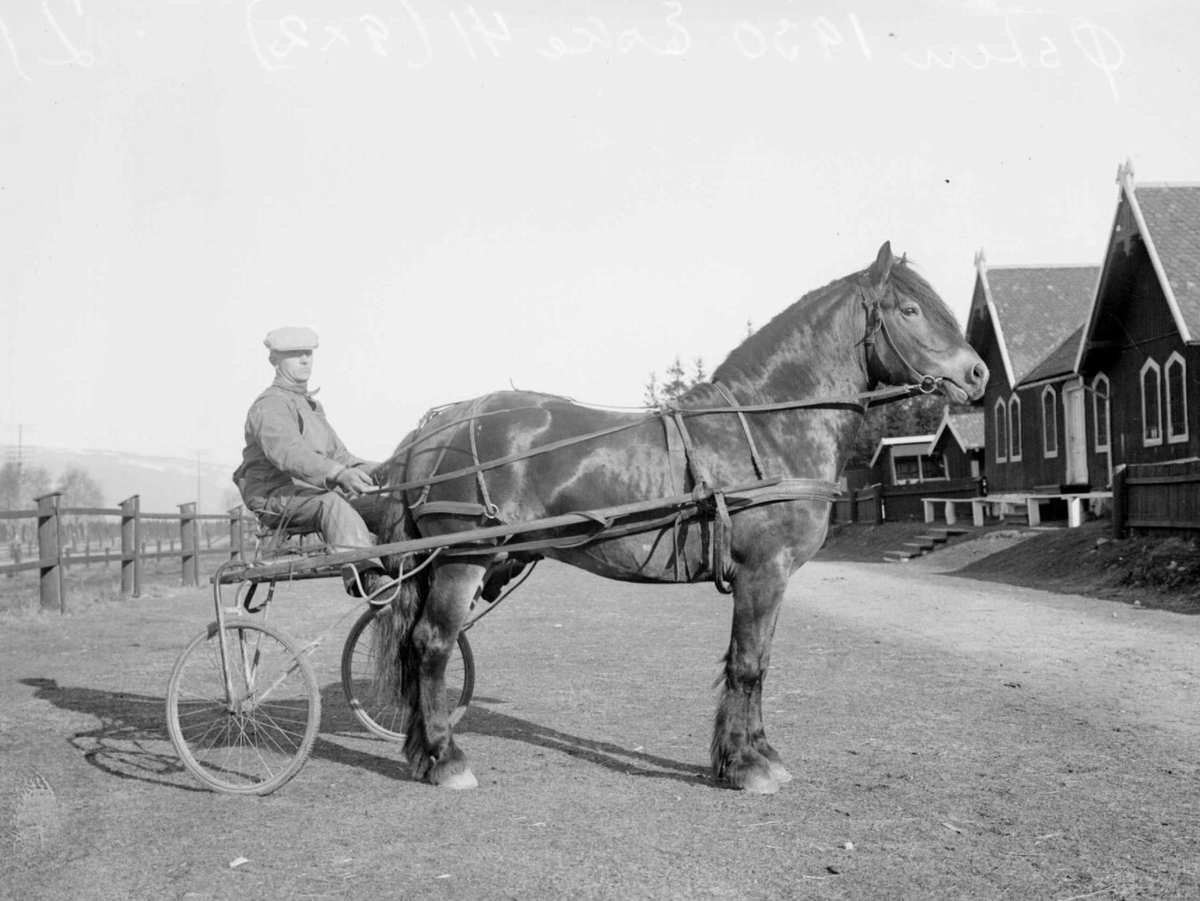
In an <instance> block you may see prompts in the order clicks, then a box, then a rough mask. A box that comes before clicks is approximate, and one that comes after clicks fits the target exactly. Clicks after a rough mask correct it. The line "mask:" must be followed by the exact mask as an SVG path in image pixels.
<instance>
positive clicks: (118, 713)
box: [20, 677, 711, 791]
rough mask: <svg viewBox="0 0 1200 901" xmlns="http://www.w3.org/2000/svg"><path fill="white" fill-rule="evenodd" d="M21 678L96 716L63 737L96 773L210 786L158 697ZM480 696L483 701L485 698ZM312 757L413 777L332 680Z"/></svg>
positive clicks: (697, 772)
mask: <svg viewBox="0 0 1200 901" xmlns="http://www.w3.org/2000/svg"><path fill="white" fill-rule="evenodd" d="M20 681H21V684H22V685H27V686H29V687H30V688H32V689H34V697H35V698H37V699H38V700H42V701H46V702H47V703H50V704H53V705H54V706H55V707H57V708H59V709H60V710H66V711H70V712H72V713H82V714H85V715H87V716H90V717H93V718H94V719H96V720H97V721H98V725H96V726H95V727H93V728H91V729H86V730H82V731H79V732H74V733H72V734H71V736H70V737H69V738H68V739H67V742H68V744H70V745H71V747H73V748H75V749H76V750H78V751H79V752H80V753H81V754H82V755H83V758H84V760H86V761H87V762H88V763H89V764H91V765H92V766H94V767H96V768H97V769H98V770H100V771H101V772H103V773H105V774H107V775H109V776H113V777H115V778H118V779H133V780H137V781H140V782H148V783H152V784H156V785H169V786H171V787H172V788H177V789H182V790H185V791H206V790H207V789H205V788H203V787H201V786H200V785H198V784H196V783H194V782H193V781H192V779H191V777H190V776H189V775H188V774H187V771H186V769H185V768H184V766H183V764H182V763H181V762H180V760H179V757H178V755H177V754H176V753H175V749H174V747H173V746H172V745H171V743H170V742H171V739H170V735H169V734H168V732H167V723H166V701H165V699H164V698H163V697H161V696H155V695H142V694H134V693H131V692H123V691H104V690H100V689H94V688H83V687H70V686H62V685H59V684H58V682H57V681H56V680H54V679H47V678H41V677H28V678H25V679H21V680H20ZM477 700H478V701H480V702H483V703H487V702H488V700H489V699H484V698H479V699H477ZM455 731H456V732H460V733H476V734H480V735H492V736H496V737H501V738H506V739H511V740H513V741H522V742H526V743H528V744H532V745H535V746H537V747H541V748H546V749H548V750H552V751H557V752H559V753H563V754H567V755H568V756H571V757H576V758H579V759H581V760H585V761H587V762H589V763H592V764H594V765H596V766H601V767H604V768H605V769H609V770H612V771H613V772H618V773H622V774H625V775H633V776H643V777H647V778H656V779H672V780H676V781H681V782H688V783H694V784H709V783H711V779H710V778H709V777H708V775H707V773H706V771H704V770H703V769H701V768H700V767H697V766H695V765H692V764H687V763H681V762H679V761H675V760H670V759H668V758H664V757H656V756H654V755H651V754H645V753H643V752H641V751H631V750H628V749H626V748H622V747H620V746H619V745H614V744H611V743H609V742H601V741H596V740H594V739H589V738H583V737H581V736H577V735H570V734H568V733H565V732H559V731H557V730H555V729H551V728H548V727H546V726H542V725H540V724H537V723H533V722H529V721H528V720H522V719H518V718H516V717H512V716H508V715H506V714H502V713H497V712H495V711H493V710H489V709H487V708H483V707H469V708H468V709H467V712H466V714H465V715H464V717H463V719H462V721H461V722H460V723H459V724H458V726H457V727H456V730H455ZM347 738H349V739H368V740H372V741H378V742H379V746H380V748H381V749H383V748H387V751H386V752H385V753H372V752H371V751H370V750H361V749H359V748H357V747H352V746H349V745H347V744H346V743H345V741H344V740H345V739H347ZM312 757H313V758H317V759H324V760H329V761H332V762H336V763H339V764H342V765H343V766H353V767H357V768H360V769H364V770H370V771H372V772H376V773H378V774H380V775H382V776H386V777H388V778H392V779H399V780H402V781H410V778H411V777H410V776H409V774H408V768H407V766H405V765H404V764H403V758H402V756H401V754H400V748H399V746H398V745H396V744H394V743H389V742H385V741H384V740H383V739H375V738H374V737H373V736H370V735H369V734H368V733H366V732H365V731H364V730H363V728H362V726H361V725H360V724H359V723H358V721H357V720H355V719H354V716H353V714H352V713H351V711H350V709H349V707H348V705H347V704H346V701H345V696H344V695H343V693H342V688H341V685H340V684H339V683H336V682H332V683H329V684H328V685H326V686H324V688H322V689H321V732H320V735H319V736H318V738H317V742H316V744H315V745H314V747H313V752H312Z"/></svg>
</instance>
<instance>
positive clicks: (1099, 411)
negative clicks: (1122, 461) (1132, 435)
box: [1092, 373, 1112, 451]
mask: <svg viewBox="0 0 1200 901" xmlns="http://www.w3.org/2000/svg"><path fill="white" fill-rule="evenodd" d="M1108 412H1109V409H1108V376H1106V375H1104V374H1103V373H1102V374H1100V375H1098V376H1096V377H1095V378H1094V379H1092V418H1093V419H1094V420H1095V423H1096V450H1097V451H1107V450H1108V449H1109V447H1110V446H1111V444H1112V438H1111V437H1110V435H1109V430H1108V429H1109V426H1108V418H1109V416H1108Z"/></svg>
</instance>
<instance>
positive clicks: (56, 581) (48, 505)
mask: <svg viewBox="0 0 1200 901" xmlns="http://www.w3.org/2000/svg"><path fill="white" fill-rule="evenodd" d="M61 496H62V495H60V494H59V493H58V492H57V491H53V492H51V493H50V494H44V495H42V496H41V497H39V498H36V500H37V513H38V516H37V534H38V560H39V561H40V564H41V565H40V566H39V567H38V572H39V573H40V575H41V585H40V594H41V605H42V609H43V610H57V611H58V612H59V613H65V612H66V597H65V596H64V595H65V592H64V591H63V575H62V570H63V567H62V552H61V549H60V545H61V543H62V535H61V534H60V528H61V523H60V521H59V517H58V499H59V498H60V497H61Z"/></svg>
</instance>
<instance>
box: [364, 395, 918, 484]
mask: <svg viewBox="0 0 1200 901" xmlns="http://www.w3.org/2000/svg"><path fill="white" fill-rule="evenodd" d="M930 378H931V377H930ZM931 381H935V382H936V381H939V380H937V379H932V378H931ZM935 387H936V386H935ZM932 390H933V388H930V389H929V391H932ZM918 393H928V391H927V390H926V389H925V386H924V382H922V383H921V384H912V385H903V386H900V385H897V386H892V387H890V388H881V389H878V390H875V391H861V392H859V393H857V394H851V395H846V396H844V397H824V398H816V399H806V400H785V401H777V402H775V403H768V404H746V405H741V404H739V405H737V406H724V407H687V408H682V407H673V406H663V407H660V408H659V409H657V410H655V411H654V412H652V413H649V414H648V415H646V416H643V417H642V418H640V419H636V420H634V421H633V422H626V423H622V424H621V425H614V426H609V427H608V428H604V429H597V430H596V431H594V432H586V433H584V434H582V435H574V436H572V437H570V438H562V439H560V440H558V441H551V442H550V443H549V444H540V445H538V446H537V447H531V448H526V449H525V450H523V451H517V452H516V453H513V454H508V455H507V456H504V457H497V458H496V459H495V460H486V461H482V462H479V463H475V464H473V465H471V466H464V467H463V468H462V469H456V470H454V471H453V472H444V473H439V474H438V475H435V476H429V477H427V478H424V479H416V480H414V481H411V482H401V483H399V484H397V485H385V486H383V487H382V488H375V489H372V490H371V491H365V492H363V493H364V494H368V495H374V494H392V493H395V492H397V491H408V490H410V489H413V488H424V487H425V486H427V485H436V484H438V483H439V482H448V481H451V480H452V479H459V478H462V477H463V476H470V475H475V474H476V473H481V472H486V471H487V470H489V469H496V468H497V467H500V466H506V465H508V464H509V463H515V462H517V461H518V460H526V459H528V458H529V457H536V456H538V455H540V454H546V453H549V452H550V451H555V450H559V449H561V448H564V447H570V446H571V445H574V444H582V443H583V442H585V441H592V440H594V439H596V438H603V437H605V436H607V435H614V434H616V433H618V432H623V431H626V430H627V429H635V428H638V427H639V426H643V425H646V424H647V423H650V422H655V421H656V420H661V419H662V418H663V417H664V416H674V415H675V414H679V415H681V416H708V415H712V414H716V413H738V414H744V413H778V412H780V411H783V410H799V409H804V408H810V407H854V408H857V409H858V410H859V412H863V413H865V412H866V409H867V407H870V406H875V405H878V404H881V403H886V402H888V401H892V400H898V399H900V398H901V397H913V396H914V395H916V394H918ZM534 409H540V408H539V407H536V406H533V405H529V406H523V407H509V408H506V409H503V410H490V411H488V412H487V413H484V414H479V416H496V415H500V414H503V413H514V412H519V411H521V410H534ZM479 416H476V415H472V416H471V417H469V418H468V419H463V420H457V421H455V422H454V423H451V424H447V425H445V426H442V427H441V428H439V429H438V431H444V430H445V429H449V428H451V427H452V426H461V425H463V424H465V423H471V422H474V421H475V420H476V419H477V418H479ZM428 437H429V436H428V435H422V436H421V440H424V439H426V438H428ZM416 443H417V439H413V440H412V441H410V442H408V443H407V444H402V445H400V447H398V448H396V450H395V451H394V452H393V453H392V457H396V456H399V455H400V454H401V453H403V452H404V451H406V450H409V449H410V448H412V447H414V446H415V445H416Z"/></svg>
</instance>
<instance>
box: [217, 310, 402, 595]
mask: <svg viewBox="0 0 1200 901" xmlns="http://www.w3.org/2000/svg"><path fill="white" fill-rule="evenodd" d="M263 343H264V344H265V345H266V346H267V349H268V350H269V351H270V355H269V357H268V359H269V360H270V362H271V365H272V366H274V367H275V380H274V381H273V382H272V383H271V385H270V387H268V388H267V389H266V390H265V391H263V393H262V394H260V395H259V396H258V397H257V399H255V401H254V403H253V404H251V405H250V412H249V413H248V414H247V415H246V449H245V450H244V451H243V452H242V465H241V466H239V467H238V468H237V471H236V472H234V474H233V480H234V482H235V483H237V486H238V490H239V491H240V492H241V493H242V499H243V500H244V501H245V502H246V506H247V508H249V509H250V510H252V511H253V512H254V514H255V515H256V516H258V517H259V519H260V521H262V522H263V523H264V524H265V525H269V526H275V525H286V526H288V527H289V528H296V529H303V530H306V531H319V532H320V533H321V535H322V536H323V537H324V539H325V542H326V543H327V544H330V545H332V546H334V547H335V548H338V549H342V548H347V549H348V548H364V547H370V546H371V545H372V544H374V541H373V540H372V538H371V533H370V530H369V529H368V528H367V524H366V523H365V522H364V521H363V517H362V515H361V513H360V512H359V510H357V509H356V508H355V506H354V504H353V503H352V502H351V500H349V499H352V498H358V497H360V496H361V495H362V494H363V492H365V491H370V490H371V489H372V488H373V487H375V482H374V479H373V478H372V475H373V473H374V471H375V469H376V468H377V467H378V466H379V464H378V463H372V462H371V461H369V460H363V459H362V458H360V457H356V456H354V455H353V454H352V453H350V451H348V450H346V446H345V445H344V444H342V442H341V440H340V439H339V438H338V436H337V434H336V433H335V432H334V431H333V427H332V426H331V425H330V424H329V421H328V420H327V419H326V418H325V410H324V408H323V407H322V406H321V404H320V402H319V401H318V400H316V398H314V397H313V394H315V393H316V392H312V393H310V392H309V390H308V380H309V377H310V376H311V375H312V365H313V351H314V350H315V349H316V347H317V335H316V333H315V332H313V331H312V330H311V329H307V328H293V327H285V328H278V329H275V330H274V331H272V332H270V333H268V334H267V337H266V339H264V341H263ZM370 500H372V498H371V497H367V498H363V501H370ZM356 565H357V568H358V573H359V576H360V577H361V583H362V587H363V588H365V589H366V592H367V594H368V596H371V597H374V596H377V595H379V594H380V593H382V592H384V591H386V589H387V588H388V587H389V585H391V584H394V583H393V582H392V580H391V579H389V578H388V576H387V573H386V572H385V570H384V567H383V563H382V562H381V561H380V560H379V559H378V558H372V559H369V560H366V561H364V562H362V563H359V564H356ZM344 580H345V583H346V590H347V592H349V593H350V595H351V596H353V597H358V596H359V585H358V581H356V580H355V578H354V572H353V571H352V570H349V569H347V570H346V571H345V573H344Z"/></svg>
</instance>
